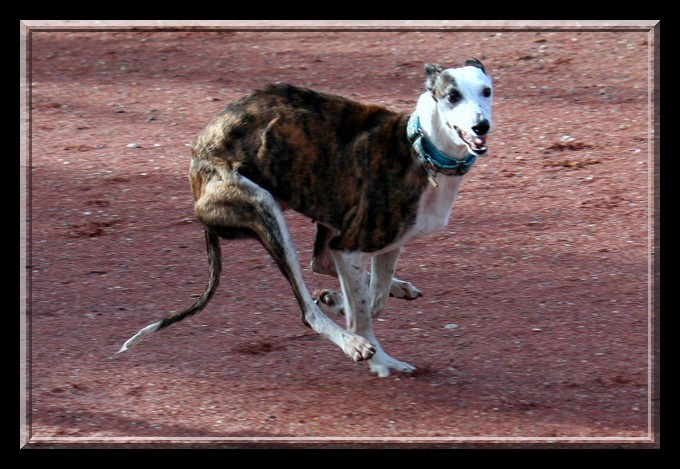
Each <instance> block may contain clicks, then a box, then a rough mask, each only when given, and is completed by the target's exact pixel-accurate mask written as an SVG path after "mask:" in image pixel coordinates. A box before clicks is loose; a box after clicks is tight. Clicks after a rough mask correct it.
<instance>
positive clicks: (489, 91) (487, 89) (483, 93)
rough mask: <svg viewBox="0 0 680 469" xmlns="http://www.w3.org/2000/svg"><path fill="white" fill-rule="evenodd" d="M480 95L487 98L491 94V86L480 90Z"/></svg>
mask: <svg viewBox="0 0 680 469" xmlns="http://www.w3.org/2000/svg"><path fill="white" fill-rule="evenodd" d="M482 95H483V96H484V97H485V98H488V97H489V96H491V88H484V91H482Z"/></svg>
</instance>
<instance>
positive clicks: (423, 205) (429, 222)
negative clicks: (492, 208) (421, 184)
mask: <svg viewBox="0 0 680 469" xmlns="http://www.w3.org/2000/svg"><path fill="white" fill-rule="evenodd" d="M439 179H440V181H438V182H439V186H438V187H432V186H431V185H428V186H427V189H426V190H425V192H423V195H422V196H421V198H420V203H419V204H418V213H417V215H416V222H415V224H414V225H413V226H412V227H411V228H410V229H409V230H408V231H407V232H406V233H405V236H404V242H408V241H410V240H412V239H415V238H419V237H422V236H426V235H429V234H431V233H434V232H435V231H437V230H439V229H440V228H442V227H444V226H446V224H447V223H448V222H449V216H450V215H451V209H452V208H453V203H454V201H455V200H456V197H457V195H458V190H459V189H460V185H461V183H462V182H463V177H462V176H453V177H444V178H439Z"/></svg>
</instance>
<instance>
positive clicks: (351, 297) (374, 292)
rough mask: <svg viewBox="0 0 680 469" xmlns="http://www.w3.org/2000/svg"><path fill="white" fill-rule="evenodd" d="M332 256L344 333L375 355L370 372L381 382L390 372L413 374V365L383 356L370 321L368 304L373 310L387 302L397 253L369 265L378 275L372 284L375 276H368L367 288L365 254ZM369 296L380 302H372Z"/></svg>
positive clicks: (370, 361)
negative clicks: (369, 346) (362, 340)
mask: <svg viewBox="0 0 680 469" xmlns="http://www.w3.org/2000/svg"><path fill="white" fill-rule="evenodd" d="M331 252H332V255H333V259H334V261H335V267H336V269H337V272H338V277H339V279H340V286H341V288H342V294H343V296H344V298H345V306H344V309H345V320H346V323H347V329H348V330H349V331H350V332H352V333H355V334H358V335H360V336H362V337H365V338H366V339H367V340H369V341H370V342H371V344H373V346H374V347H375V354H374V355H373V357H372V358H371V359H370V360H369V365H370V368H371V372H372V373H375V374H377V375H378V376H379V377H381V378H384V377H386V376H389V375H390V372H391V371H392V370H394V371H398V372H405V373H410V372H412V371H414V370H415V367H413V366H412V365H409V364H408V363H405V362H401V361H399V360H396V359H394V358H392V357H390V356H389V355H388V354H387V353H385V351H384V350H383V349H382V347H381V346H380V342H378V339H377V338H376V336H375V333H374V331H373V321H372V318H371V316H372V314H371V312H372V309H373V307H374V306H373V305H372V304H371V303H374V304H375V305H376V306H377V305H378V303H381V304H382V305H383V306H384V300H383V298H384V299H386V298H387V296H389V293H388V292H389V286H390V282H391V280H392V278H391V274H390V272H391V273H393V272H394V266H395V265H396V261H397V258H398V254H399V251H398V250H397V253H396V256H395V255H390V256H386V257H381V260H379V261H376V262H373V263H372V265H373V268H377V269H378V271H379V272H380V273H377V272H376V274H375V281H374V280H373V277H374V276H373V275H371V282H370V284H369V283H368V282H366V276H367V275H368V273H367V272H366V259H367V254H364V253H355V252H344V251H331ZM392 252H393V251H392ZM388 254H390V253H388ZM383 256H384V255H383ZM379 257H380V256H379ZM378 291H380V294H378ZM371 296H375V297H377V298H379V299H378V300H377V301H372V300H371Z"/></svg>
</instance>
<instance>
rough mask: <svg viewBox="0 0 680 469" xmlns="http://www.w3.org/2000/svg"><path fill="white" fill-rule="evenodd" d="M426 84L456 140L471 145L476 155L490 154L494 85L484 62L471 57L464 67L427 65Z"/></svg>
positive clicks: (453, 139) (454, 140)
mask: <svg viewBox="0 0 680 469" xmlns="http://www.w3.org/2000/svg"><path fill="white" fill-rule="evenodd" d="M425 87H426V88H427V90H428V91H429V92H430V93H431V94H432V97H433V98H434V100H435V101H436V107H437V111H438V113H439V116H440V118H441V122H442V123H443V124H444V125H445V127H446V128H447V131H448V133H449V137H450V138H451V140H452V141H453V143H455V144H457V145H465V146H467V148H468V149H469V151H470V152H471V153H473V154H475V155H483V154H484V153H486V150H487V148H486V136H487V134H488V133H489V132H490V131H491V128H492V120H491V108H492V103H493V85H492V80H491V77H489V75H487V73H486V70H484V66H483V65H482V62H480V61H479V60H477V59H469V60H467V61H466V62H465V66H464V67H460V68H447V69H444V68H443V67H442V66H441V65H439V64H426V65H425Z"/></svg>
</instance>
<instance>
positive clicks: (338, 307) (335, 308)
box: [312, 289, 345, 316]
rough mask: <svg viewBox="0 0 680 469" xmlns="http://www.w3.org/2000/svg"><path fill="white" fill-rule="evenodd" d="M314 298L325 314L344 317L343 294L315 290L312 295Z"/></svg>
mask: <svg viewBox="0 0 680 469" xmlns="http://www.w3.org/2000/svg"><path fill="white" fill-rule="evenodd" d="M312 298H313V299H314V302H315V303H316V304H317V305H319V308H321V311H323V312H324V313H326V314H334V315H336V316H344V314H345V299H344V298H343V297H342V293H338V292H335V291H331V290H326V289H323V290H315V291H314V293H313V294H312Z"/></svg>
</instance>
